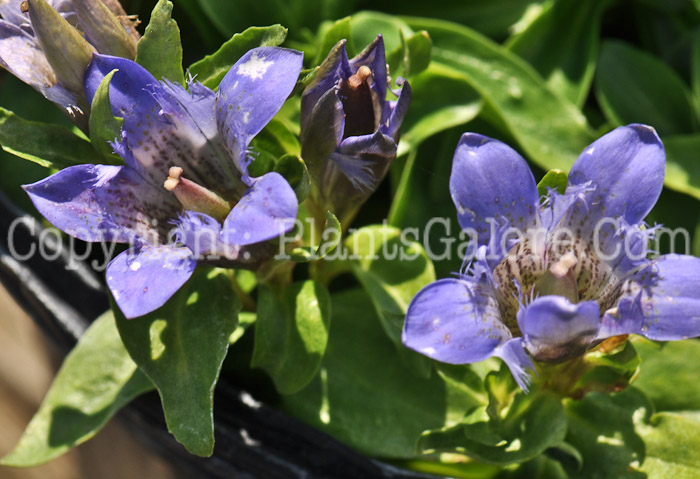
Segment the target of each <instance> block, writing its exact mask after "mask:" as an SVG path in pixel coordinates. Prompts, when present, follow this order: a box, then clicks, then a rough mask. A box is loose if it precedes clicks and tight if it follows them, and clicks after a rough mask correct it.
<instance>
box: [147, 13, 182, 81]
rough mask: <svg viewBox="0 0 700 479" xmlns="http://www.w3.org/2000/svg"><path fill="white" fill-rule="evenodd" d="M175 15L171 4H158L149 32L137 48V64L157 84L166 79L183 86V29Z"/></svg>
mask: <svg viewBox="0 0 700 479" xmlns="http://www.w3.org/2000/svg"><path fill="white" fill-rule="evenodd" d="M172 11H173V4H172V2H170V1H169V0H158V3H157V4H156V6H155V8H153V12H152V13H151V20H150V22H148V26H147V27H146V31H145V33H144V35H143V37H141V40H139V43H138V45H137V49H136V63H138V64H139V65H141V66H142V67H144V68H145V69H146V70H148V71H149V72H151V74H152V75H153V76H154V77H156V79H158V80H162V79H163V78H166V79H168V80H170V81H173V82H177V83H179V84H180V85H184V84H185V74H184V72H183V70H182V44H181V43H180V28H179V27H178V26H177V22H175V20H173V19H172V16H171V14H172Z"/></svg>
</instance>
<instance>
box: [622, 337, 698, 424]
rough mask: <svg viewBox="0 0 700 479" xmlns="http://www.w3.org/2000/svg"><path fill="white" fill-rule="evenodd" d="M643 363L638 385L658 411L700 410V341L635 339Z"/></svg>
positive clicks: (635, 384) (636, 385)
mask: <svg viewBox="0 0 700 479" xmlns="http://www.w3.org/2000/svg"><path fill="white" fill-rule="evenodd" d="M635 348H636V349H637V351H639V355H640V356H641V357H642V366H641V369H640V372H639V376H638V377H637V379H636V380H635V382H634V386H635V387H636V388H638V389H640V390H641V391H643V392H644V393H645V394H646V395H647V396H648V397H649V399H651V401H652V402H653V403H654V406H655V407H656V409H657V410H662V411H680V410H700V381H698V379H697V377H698V369H697V364H698V361H700V341H673V342H668V343H654V342H651V341H647V340H639V341H636V342H635Z"/></svg>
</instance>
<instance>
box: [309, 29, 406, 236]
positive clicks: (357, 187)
mask: <svg viewBox="0 0 700 479" xmlns="http://www.w3.org/2000/svg"><path fill="white" fill-rule="evenodd" d="M389 83H390V78H389V76H388V73H387V65H386V56H385V52H384V42H383V40H382V37H381V35H380V36H377V38H376V40H375V41H374V42H372V43H371V44H370V45H369V46H368V47H367V48H365V49H364V50H363V51H362V52H361V53H360V54H359V55H357V56H355V57H354V58H352V59H350V60H349V59H348V57H347V53H346V51H345V41H344V40H343V41H340V42H339V43H338V44H337V45H336V46H335V47H334V48H333V49H332V50H331V52H330V53H329V55H328V57H326V59H325V60H324V61H323V63H322V64H321V66H320V67H319V70H318V73H317V75H316V77H315V78H314V80H313V81H312V82H311V84H309V86H308V87H307V88H306V90H304V93H303V95H302V99H301V144H302V157H303V159H304V161H305V163H306V165H307V168H308V170H309V176H310V179H311V201H312V202H313V203H314V206H315V207H316V208H314V210H317V211H319V212H323V213H324V214H325V211H326V210H330V211H332V212H333V213H334V214H335V215H336V216H337V217H338V219H340V221H341V223H342V224H344V225H346V224H348V223H349V222H350V220H351V219H352V217H353V216H354V215H355V213H356V212H357V210H358V209H359V207H360V206H361V205H362V203H364V201H365V200H366V199H367V198H368V197H369V195H370V194H372V192H373V191H374V190H375V189H376V188H377V186H378V185H379V182H380V181H381V180H382V179H383V178H384V176H385V175H386V173H387V171H389V167H390V166H391V163H392V162H393V160H394V158H395V157H396V150H397V143H398V140H399V129H400V126H401V123H402V122H403V118H404V116H405V114H406V111H407V109H408V103H409V101H410V96H411V89H410V86H409V85H408V83H407V82H403V81H402V82H401V83H399V82H397V83H399V84H400V85H402V88H401V91H400V93H399V94H398V100H396V101H387V100H386V96H387V89H388V85H389Z"/></svg>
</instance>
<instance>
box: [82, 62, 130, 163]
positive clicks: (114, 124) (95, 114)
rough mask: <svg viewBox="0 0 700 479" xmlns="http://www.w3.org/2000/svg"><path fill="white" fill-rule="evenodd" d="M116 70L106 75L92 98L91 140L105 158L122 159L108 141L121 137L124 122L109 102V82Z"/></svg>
mask: <svg viewBox="0 0 700 479" xmlns="http://www.w3.org/2000/svg"><path fill="white" fill-rule="evenodd" d="M116 71H117V70H112V71H111V72H109V73H108V74H107V76H105V77H104V79H103V80H102V82H100V86H99V87H97V91H96V92H95V96H94V97H93V99H92V106H91V108H90V142H91V143H92V146H93V147H94V148H95V149H96V150H97V151H98V152H99V153H100V154H101V155H102V156H103V157H104V158H106V159H112V160H116V161H121V159H120V158H119V156H116V155H115V154H114V153H112V147H111V145H110V144H109V143H108V142H110V141H114V140H116V139H118V138H120V134H121V129H122V124H123V123H124V120H123V119H121V118H116V117H115V116H114V115H113V114H112V107H111V105H110V103H109V83H110V82H111V81H112V77H113V76H114V72H116Z"/></svg>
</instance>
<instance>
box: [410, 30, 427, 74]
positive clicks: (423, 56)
mask: <svg viewBox="0 0 700 479" xmlns="http://www.w3.org/2000/svg"><path fill="white" fill-rule="evenodd" d="M432 48H433V41H432V40H431V39H430V35H428V32H426V31H425V30H423V31H421V32H417V33H415V34H413V35H411V36H410V37H409V38H408V39H407V40H406V43H405V50H406V53H405V56H404V65H405V66H404V72H403V74H404V75H406V76H407V77H410V76H413V75H417V74H418V73H420V72H422V71H423V70H425V69H426V68H428V65H430V55H431V51H432Z"/></svg>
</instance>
